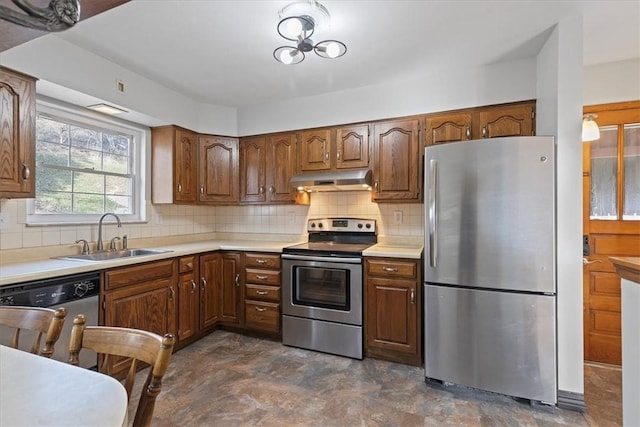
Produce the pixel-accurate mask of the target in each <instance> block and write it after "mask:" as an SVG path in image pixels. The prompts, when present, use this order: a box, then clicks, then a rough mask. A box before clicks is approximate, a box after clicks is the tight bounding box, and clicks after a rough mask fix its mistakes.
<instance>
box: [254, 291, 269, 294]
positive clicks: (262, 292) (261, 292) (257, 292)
mask: <svg viewBox="0 0 640 427" xmlns="http://www.w3.org/2000/svg"><path fill="white" fill-rule="evenodd" d="M256 294H258V295H269V291H256Z"/></svg>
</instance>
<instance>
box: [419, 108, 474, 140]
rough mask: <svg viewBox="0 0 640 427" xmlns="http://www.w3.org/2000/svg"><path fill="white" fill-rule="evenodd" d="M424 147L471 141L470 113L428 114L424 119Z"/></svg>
mask: <svg viewBox="0 0 640 427" xmlns="http://www.w3.org/2000/svg"><path fill="white" fill-rule="evenodd" d="M424 128H425V135H424V145H436V144H444V143H447V142H457V141H466V140H468V139H471V113H446V114H430V115H427V116H426V117H425V126H424Z"/></svg>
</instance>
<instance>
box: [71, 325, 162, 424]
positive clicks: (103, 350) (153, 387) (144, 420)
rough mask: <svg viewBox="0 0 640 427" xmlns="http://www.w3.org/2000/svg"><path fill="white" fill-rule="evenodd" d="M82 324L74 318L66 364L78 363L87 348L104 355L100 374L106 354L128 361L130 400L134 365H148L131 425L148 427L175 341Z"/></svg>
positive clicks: (152, 334)
mask: <svg viewBox="0 0 640 427" xmlns="http://www.w3.org/2000/svg"><path fill="white" fill-rule="evenodd" d="M85 322H86V319H85V317H84V316H83V315H82V314H79V315H77V316H76V317H75V319H73V329H72V330H71V340H70V343H69V357H70V360H69V363H71V364H73V365H77V364H78V353H79V352H80V350H81V349H83V348H89V349H91V350H94V351H95V352H96V353H98V354H101V355H102V356H103V357H102V364H101V365H100V369H99V370H100V372H106V370H107V367H108V363H109V355H112V356H121V357H127V358H131V365H130V367H129V370H128V372H127V377H126V380H125V384H124V387H125V389H126V390H127V399H130V398H131V390H132V389H133V385H134V382H135V378H136V365H137V362H138V361H141V362H144V363H147V364H149V365H151V369H150V370H149V375H148V376H147V379H146V381H145V383H144V385H143V387H142V391H141V392H140V399H139V401H138V407H137V409H136V414H135V418H134V420H133V426H134V427H138V426H149V425H151V418H152V417H153V409H154V407H155V402H156V397H157V396H158V394H159V393H160V390H161V388H162V377H163V376H164V374H165V372H166V371H167V368H168V366H169V360H170V359H171V352H172V351H173V344H174V343H175V338H174V337H173V335H171V334H167V335H165V336H164V337H161V336H160V335H157V334H154V333H152V332H148V331H142V330H139V329H129V328H116V327H109V326H86V325H85Z"/></svg>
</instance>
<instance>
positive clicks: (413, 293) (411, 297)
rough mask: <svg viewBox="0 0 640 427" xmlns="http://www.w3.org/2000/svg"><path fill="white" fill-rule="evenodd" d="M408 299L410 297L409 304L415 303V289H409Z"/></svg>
mask: <svg viewBox="0 0 640 427" xmlns="http://www.w3.org/2000/svg"><path fill="white" fill-rule="evenodd" d="M410 299H411V304H415V303H416V291H415V290H413V289H411V296H410Z"/></svg>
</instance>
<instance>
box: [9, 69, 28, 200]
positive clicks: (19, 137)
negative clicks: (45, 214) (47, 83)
mask: <svg viewBox="0 0 640 427" xmlns="http://www.w3.org/2000/svg"><path fill="white" fill-rule="evenodd" d="M35 125H36V79H34V78H33V77H30V76H27V75H25V74H21V73H17V72H14V71H12V70H9V69H7V68H2V67H0V197H2V198H32V197H35V189H36V187H35V178H36V175H35V172H36V168H35V151H36V134H35V129H36V126H35Z"/></svg>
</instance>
